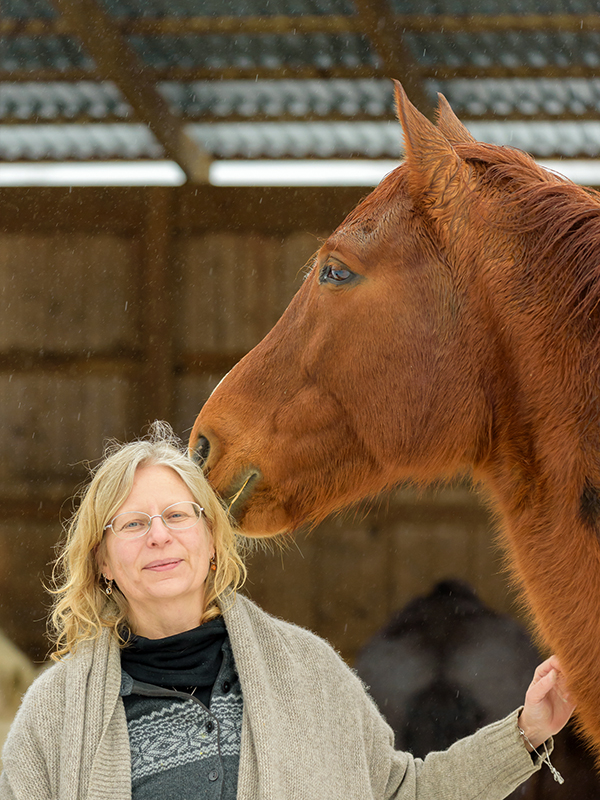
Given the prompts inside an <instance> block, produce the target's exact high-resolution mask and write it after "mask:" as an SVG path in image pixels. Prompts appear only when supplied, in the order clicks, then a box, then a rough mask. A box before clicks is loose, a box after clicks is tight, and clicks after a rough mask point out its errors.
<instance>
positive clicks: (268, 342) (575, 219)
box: [190, 85, 600, 749]
mask: <svg viewBox="0 0 600 800" xmlns="http://www.w3.org/2000/svg"><path fill="white" fill-rule="evenodd" d="M397 104H398V113H399V118H400V122H401V123H402V127H403V129H404V138H405V150H406V160H405V161H404V163H403V164H402V165H401V166H400V167H398V168H397V169H396V170H394V171H393V172H391V173H390V174H389V175H388V176H387V177H386V178H384V180H383V181H382V182H381V183H380V184H379V186H377V187H376V189H375V190H374V191H373V192H372V193H371V194H370V195H369V196H368V197H367V198H366V199H365V200H364V201H363V202H362V203H360V205H359V206H358V207H357V208H356V209H355V210H354V211H352V212H351V213H350V214H349V215H348V217H347V218H346V219H345V220H344V221H343V222H342V224H341V225H340V226H339V228H338V229H337V230H336V231H334V232H333V233H332V235H331V236H330V237H329V238H328V239H327V240H326V241H325V243H324V245H323V246H322V248H321V249H320V250H319V252H318V253H317V255H316V257H315V261H314V265H313V267H312V269H311V271H310V273H309V274H308V275H307V278H306V280H305V282H304V284H303V286H302V288H301V289H300V291H299V292H298V293H297V294H296V296H295V297H294V299H293V300H292V302H291V304H290V306H289V307H288V309H287V310H286V311H285V313H284V315H283V316H282V318H281V319H280V320H279V322H278V323H277V324H276V325H275V327H274V328H273V330H272V331H271V332H270V333H269V334H268V335H267V336H266V337H265V339H264V340H263V341H262V342H261V343H260V344H259V345H258V346H257V347H256V348H254V350H252V351H251V352H250V353H249V354H248V355H247V356H246V357H245V358H244V359H243V360H242V361H241V362H240V363H239V364H237V365H236V367H234V369H233V370H232V371H231V372H230V373H229V374H228V375H227V376H226V378H225V379H224V380H223V381H222V382H221V384H220V385H219V386H218V387H217V389H216V390H215V392H214V393H213V394H212V396H211V397H210V398H209V400H208V401H207V403H206V405H205V406H204V408H203V409H202V411H201V413H200V415H199V417H198V420H197V421H196V424H195V426H194V429H193V432H192V436H191V441H190V445H191V447H192V449H193V450H194V451H195V452H196V454H197V457H198V458H199V459H201V460H203V461H204V462H205V464H206V469H207V472H208V474H209V476H210V480H211V481H212V482H213V484H214V486H215V487H216V488H217V490H219V491H220V492H221V493H222V494H224V495H225V496H228V497H230V498H231V501H232V503H233V506H232V508H233V512H234V513H235V515H236V516H237V518H238V519H239V521H240V524H241V526H242V529H243V530H244V531H245V532H246V533H248V534H249V535H252V536H262V535H274V534H277V533H280V532H284V531H287V530H293V529H294V528H296V527H297V526H299V525H300V524H302V523H304V522H306V521H312V522H315V523H316V522H318V521H320V520H322V519H323V518H324V517H325V516H326V515H327V514H329V513H330V512H332V511H334V510H336V509H339V508H341V507H343V506H345V505H347V504H350V503H352V502H355V501H357V500H358V499H360V498H365V497H369V496H373V495H375V494H376V493H378V492H380V491H381V490H384V489H386V488H389V487H392V486H394V485H396V484H398V483H399V482H401V481H404V480H407V479H412V480H415V481H418V482H421V483H425V482H429V481H431V480H432V479H435V478H439V477H448V476H452V475H455V474H457V473H459V472H461V471H464V470H470V471H471V472H472V474H473V476H474V478H475V480H477V481H480V482H482V483H484V484H485V485H486V486H487V487H488V489H489V491H490V493H491V495H492V496H493V498H494V499H495V503H496V507H497V510H498V512H499V516H500V518H501V520H502V529H503V534H504V537H505V539H506V542H507V545H508V549H509V555H510V560H511V563H512V565H513V567H514V571H515V575H516V576H517V577H518V579H519V580H520V582H521V584H522V586H523V588H524V595H525V597H526V600H527V602H528V604H529V607H530V609H531V611H532V612H533V615H534V618H535V620H536V623H537V626H538V631H539V633H540V635H541V637H542V639H543V640H544V642H545V643H546V644H547V645H549V647H550V648H551V649H552V650H553V651H554V652H555V653H557V654H558V656H559V657H560V658H561V660H562V662H563V664H564V665H565V668H566V670H567V671H568V674H569V677H570V682H571V684H572V688H573V690H574V695H575V697H576V699H577V701H578V713H579V719H580V721H581V724H582V726H583V728H584V730H585V732H586V733H587V736H588V737H589V738H590V740H592V741H593V742H594V743H595V745H596V747H597V748H598V749H600V613H599V612H600V539H599V536H600V441H599V440H600V427H599V422H600V419H599V415H600V398H599V377H600V374H599V373H600V369H599V367H600V360H599V348H600V324H599V314H600V309H599V307H598V304H599V302H600V278H599V275H600V195H597V194H595V193H592V192H589V191H586V190H584V189H582V188H580V187H578V186H575V185H574V184H572V183H571V182H570V181H567V180H566V179H564V178H562V177H559V176H557V175H555V174H552V173H550V172H548V171H546V170H544V169H542V168H541V167H539V166H538V165H536V164H535V162H534V161H533V160H532V159H531V158H530V157H529V156H528V155H526V154H524V153H521V152H519V151H516V150H514V149H511V148H506V147H496V146H492V145H488V144H483V143H479V142H475V141H474V140H473V138H472V137H471V135H470V134H469V133H468V131H467V130H466V129H465V128H464V127H463V126H462V125H461V123H460V122H459V121H458V119H457V118H456V117H455V116H454V114H453V113H452V111H451V109H450V107H449V105H448V104H447V102H446V101H445V100H444V98H441V99H440V104H439V109H438V121H437V126H435V125H434V124H433V123H431V122H430V121H429V120H427V119H426V118H425V117H424V116H423V115H421V114H420V113H419V112H418V111H417V109H415V108H414V107H413V106H412V105H411V104H410V102H409V101H408V99H407V97H406V95H405V94H404V92H403V90H402V88H401V87H400V86H399V85H397Z"/></svg>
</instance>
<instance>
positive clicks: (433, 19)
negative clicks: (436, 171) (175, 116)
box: [0, 13, 600, 37]
mask: <svg viewBox="0 0 600 800" xmlns="http://www.w3.org/2000/svg"><path fill="white" fill-rule="evenodd" d="M114 22H115V24H116V25H117V26H118V28H119V30H120V31H121V32H122V33H124V34H138V35H156V36H160V35H164V34H170V35H179V36H181V35H184V34H186V33H195V34H227V33H230V34H233V35H235V34H240V33H246V34H252V33H254V34H273V33H281V34H285V33H362V32H363V29H362V27H361V22H360V19H358V18H357V16H356V15H334V14H324V15H310V14H307V15H294V16H285V15H278V14H274V15H272V16H262V17H252V16H244V17H232V16H225V15H224V16H217V17H212V16H197V15H196V16H185V17H182V16H177V17H168V16H167V17H138V18H123V19H115V20H114ZM394 26H395V27H396V28H399V29H403V30H407V31H416V32H425V33H428V32H441V33H443V32H448V31H468V32H473V33H480V32H484V31H514V30H523V31H528V30H529V31H572V32H574V33H577V32H579V31H598V30H600V14H568V13H560V14H473V15H461V14H457V15H449V14H431V15H429V14H427V15H425V14H396V15H394ZM73 32H74V28H73V26H72V25H71V24H70V23H69V21H68V20H67V19H63V18H58V19H54V20H46V19H23V18H8V17H6V18H3V19H0V35H3V36H38V37H40V36H49V35H52V36H57V35H67V34H70V33H73Z"/></svg>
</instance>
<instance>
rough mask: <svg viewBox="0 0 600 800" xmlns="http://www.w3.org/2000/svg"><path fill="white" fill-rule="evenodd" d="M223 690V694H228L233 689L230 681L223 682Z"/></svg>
mask: <svg viewBox="0 0 600 800" xmlns="http://www.w3.org/2000/svg"><path fill="white" fill-rule="evenodd" d="M221 688H222V689H223V693H224V694H227V692H228V691H229V690H230V689H231V684H230V683H229V681H223V686H222V687H221Z"/></svg>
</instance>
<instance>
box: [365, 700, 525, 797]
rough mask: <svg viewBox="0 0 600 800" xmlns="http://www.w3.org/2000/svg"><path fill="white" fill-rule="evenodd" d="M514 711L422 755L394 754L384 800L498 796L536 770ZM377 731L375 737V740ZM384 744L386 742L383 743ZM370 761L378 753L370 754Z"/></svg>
mask: <svg viewBox="0 0 600 800" xmlns="http://www.w3.org/2000/svg"><path fill="white" fill-rule="evenodd" d="M517 716H518V710H516V711H514V712H513V713H512V714H509V716H507V717H506V718H505V719H503V720H500V721H499V722H494V723H492V724H491V725H488V726H486V727H485V728H481V730H479V731H477V732H476V733H474V734H473V735H472V736H467V737H465V738H464V739H461V740H460V741H458V742H456V744H454V745H452V747H450V748H449V749H448V750H445V751H443V752H434V753H429V755H428V756H427V757H426V758H425V759H424V760H421V759H417V758H413V757H412V756H411V755H410V754H408V753H398V752H395V753H394V755H393V756H392V757H391V758H390V762H389V778H388V782H387V786H386V789H385V792H384V797H385V798H386V800H392V798H394V800H415V798H418V800H484V798H485V800H502V798H505V797H506V796H507V795H508V794H510V793H511V792H512V791H513V790H514V789H516V788H517V786H519V785H520V784H521V783H523V781H525V780H527V778H529V777H530V775H532V774H533V773H534V772H536V771H537V770H538V769H539V768H540V764H539V762H538V763H534V761H533V760H532V758H531V756H530V754H529V753H528V751H527V749H526V748H525V747H524V745H523V742H522V741H521V738H520V736H519V733H518V730H517ZM377 738H378V737H377V735H376V736H375V737H374V740H375V741H376V740H377ZM384 746H385V745H384ZM374 760H375V761H377V760H378V757H377V755H376V754H374Z"/></svg>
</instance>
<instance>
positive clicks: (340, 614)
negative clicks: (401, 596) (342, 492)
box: [313, 512, 389, 662]
mask: <svg viewBox="0 0 600 800" xmlns="http://www.w3.org/2000/svg"><path fill="white" fill-rule="evenodd" d="M313 535H314V536H315V538H317V537H318V552H317V554H316V558H315V563H314V567H313V575H314V580H313V592H314V593H315V606H316V609H317V612H316V624H315V629H316V631H317V632H318V633H319V634H320V635H321V636H324V637H325V638H326V639H328V640H329V641H330V642H332V643H333V644H334V645H335V647H336V648H337V649H339V650H340V652H341V653H342V655H343V656H344V658H346V659H347V660H348V661H350V662H351V661H352V660H353V659H354V656H355V655H356V652H357V651H358V649H359V648H360V647H361V646H362V644H363V643H364V642H365V641H366V639H367V638H369V636H371V635H372V634H373V633H374V632H375V631H376V630H377V629H378V628H379V627H380V626H381V625H382V624H383V622H384V621H385V620H386V618H387V616H388V612H389V598H388V586H387V580H386V569H387V562H388V546H387V532H386V530H385V528H384V527H381V526H378V525H375V524H373V519H372V518H371V517H369V516H367V515H365V514H362V513H359V514H358V515H357V516H356V517H354V516H353V515H352V512H348V513H346V514H344V515H342V516H341V517H337V518H333V519H331V520H328V521H326V522H325V523H323V524H322V525H321V526H319V528H318V529H316V530H315V532H314V534H313Z"/></svg>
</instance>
